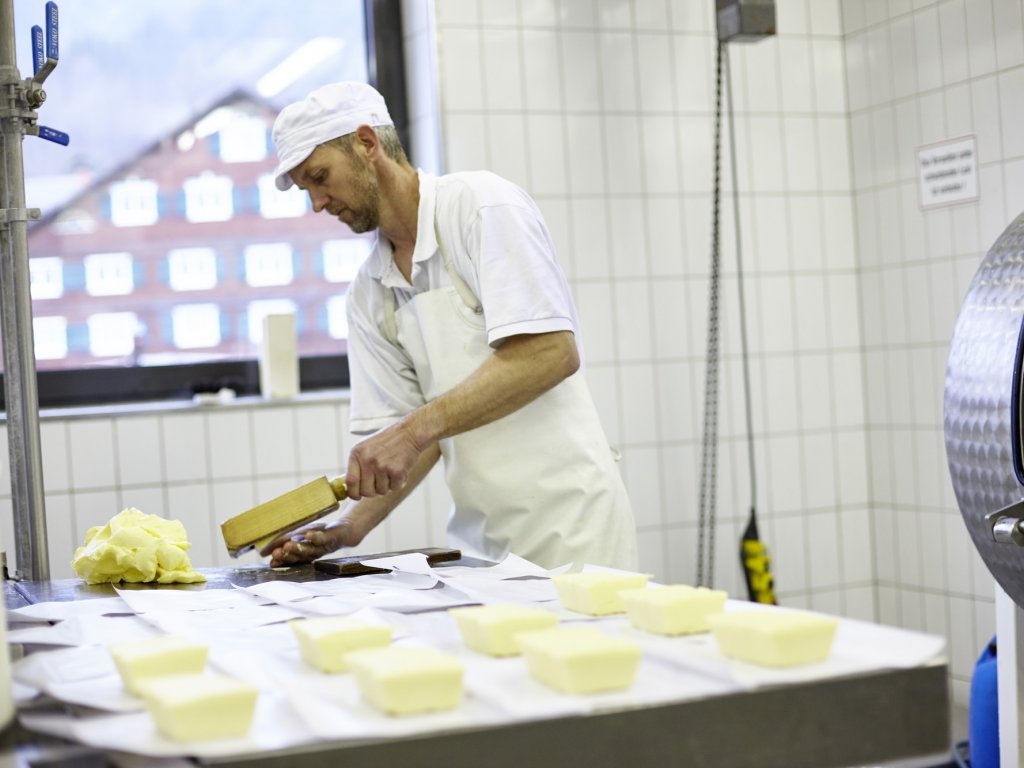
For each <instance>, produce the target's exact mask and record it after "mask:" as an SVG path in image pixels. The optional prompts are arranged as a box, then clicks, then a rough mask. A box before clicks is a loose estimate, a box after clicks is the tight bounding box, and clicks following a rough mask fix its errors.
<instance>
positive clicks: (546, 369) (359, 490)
mask: <svg viewBox="0 0 1024 768" xmlns="http://www.w3.org/2000/svg"><path fill="white" fill-rule="evenodd" d="M579 365H580V360H579V353H578V352H577V351H576V341H575V338H574V336H573V334H572V333H570V332H569V331H559V332H556V333H543V334H533V335H523V336H513V337H510V338H508V339H506V340H505V342H504V343H503V344H502V345H501V346H500V347H498V348H497V349H496V350H495V351H494V354H493V355H490V356H488V358H487V359H486V360H485V361H484V362H483V363H481V364H480V367H479V368H477V369H476V370H475V371H474V372H473V373H472V374H470V376H469V377H468V378H467V379H466V380H465V381H463V382H461V383H460V384H458V385H456V386H455V387H453V388H452V389H450V390H449V391H448V392H445V393H444V394H443V395H441V396H439V397H437V398H435V399H434V400H432V401H430V402H429V403H427V404H425V405H422V406H420V407H419V408H417V409H416V410H415V411H413V412H412V413H410V414H409V415H408V416H406V417H405V418H404V419H402V420H401V421H399V422H397V423H395V424H392V425H391V426H390V427H388V428H387V429H382V430H381V431H380V432H378V433H377V434H375V435H373V436H372V437H369V438H367V439H366V440H365V441H363V442H362V443H360V444H359V445H357V446H356V447H355V448H353V449H352V452H351V453H350V454H349V458H348V473H347V474H346V481H347V484H348V493H349V496H350V497H351V498H353V499H359V498H363V497H370V498H372V497H374V496H381V495H387V494H388V493H393V492H394V491H396V490H398V489H401V488H402V487H403V486H404V485H406V484H407V483H408V482H409V480H410V471H411V468H412V466H413V464H414V463H415V462H416V461H417V460H418V459H419V457H420V454H421V453H423V451H424V450H425V449H426V448H427V447H428V446H431V445H435V444H436V443H437V441H438V440H441V439H443V438H446V437H451V436H452V435H458V434H461V433H462V432H468V431H469V430H471V429H476V428H477V427H482V426H484V425H485V424H490V423H491V422H492V421H496V420H497V419H500V418H501V417H502V416H507V415H508V414H510V413H512V412H513V411H517V410H518V409H520V408H522V407H523V406H524V405H526V404H528V403H530V402H532V401H533V400H535V399H536V398H538V397H539V396H540V395H542V394H544V393H545V392H547V391H548V390H549V389H551V388H552V387H554V386H555V385H557V384H558V383H559V382H561V381H563V380H564V379H565V378H567V377H568V376H571V375H572V374H573V373H575V372H576V371H577V370H578V369H579ZM371 509H372V510H376V509H377V508H376V507H373V508H371ZM385 514H386V513H385Z"/></svg>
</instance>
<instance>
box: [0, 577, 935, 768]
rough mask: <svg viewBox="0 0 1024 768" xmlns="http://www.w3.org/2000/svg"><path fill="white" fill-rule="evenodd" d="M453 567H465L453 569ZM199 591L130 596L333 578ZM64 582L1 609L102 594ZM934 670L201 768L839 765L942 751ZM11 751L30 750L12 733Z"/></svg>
mask: <svg viewBox="0 0 1024 768" xmlns="http://www.w3.org/2000/svg"><path fill="white" fill-rule="evenodd" d="M452 564H453V565H458V564H467V563H466V561H461V562H459V561H457V562H455V563H452ZM202 572H203V574H204V575H206V577H207V579H208V581H207V582H206V583H205V584H201V585H157V586H154V585H129V586H132V587H135V588H139V589H154V588H156V589H223V588H229V587H231V586H232V585H238V586H251V585H253V584H257V583H260V582H263V581H268V580H289V581H308V580H311V579H318V580H319V579H324V578H335V577H333V576H325V575H323V574H321V573H319V572H317V571H314V570H313V568H312V567H311V566H300V567H295V568H291V569H287V570H271V569H269V568H266V567H255V568H240V569H230V568H218V569H203V570H202ZM114 594H115V593H114V591H113V589H112V587H111V586H110V585H97V586H88V585H85V584H83V583H82V582H81V581H78V580H75V579H64V580H54V581H47V582H31V581H22V582H16V583H15V582H6V583H5V597H6V600H7V605H8V607H10V608H15V607H18V606H21V605H26V604H32V603H39V602H47V601H67V600H80V599H83V598H91V597H109V596H112V595H114ZM946 673H947V669H946V665H945V664H944V663H935V664H931V665H928V666H924V667H916V668H912V669H892V670H886V671H883V672H877V673H872V674H863V675H856V676H851V677H847V678H841V679H830V680H824V681H817V682H813V683H805V684H792V685H786V686H784V687H779V688H769V689H758V690H755V691H752V692H744V693H737V694H728V695H722V696H713V697H709V698H705V699H700V700H695V701H685V702H679V703H672V704H667V705H665V704H661V705H657V706H650V707H644V708H638V709H628V710H621V711H616V712H609V713H602V714H596V715H587V716H578V717H565V718H557V719H551V720H538V721H532V722H526V723H524V722H515V723H510V724H509V725H505V726H498V727H488V728H476V729H472V730H460V731H448V732H439V733H433V734H430V735H418V736H415V737H407V738H391V739H386V740H373V741H366V742H358V741H351V740H349V741H343V742H335V743H317V744H311V745H308V746H306V747H300V748H294V749H289V750H287V751H284V752H275V753H263V754H261V755H259V756H248V757H245V758H240V759H218V760H203V761H200V764H203V765H218V766H248V765H252V766H259V767H260V768H277V767H278V766H280V767H281V768H285V766H295V765H301V766H303V768H318V767H319V766H325V767H327V766H330V768H337V767H338V766H346V765H361V766H378V765H396V766H402V768H435V767H436V766H439V765H444V766H445V768H461V767H462V766H465V767H466V768H479V766H481V765H486V766H488V767H489V768H504V767H506V766H507V767H508V768H522V766H524V765H540V766H572V765H579V766H586V768H603V767H604V766H608V768H612V767H613V766H614V768H621V767H622V766H630V768H633V767H638V766H676V765H678V766H692V767H693V768H698V767H702V766H707V767H708V768H773V767H775V766H778V768H783V767H785V768H801V767H806V768H833V767H834V768H843V767H844V766H857V765H865V764H876V763H879V762H887V761H891V760H896V759H899V758H903V757H913V756H918V755H929V754H938V753H941V752H946V751H947V750H948V749H949V746H950V723H949V701H948V690H947V679H946ZM11 738H16V740H18V741H19V742H20V743H25V742H31V741H32V740H33V738H34V736H33V735H32V734H29V733H26V732H22V733H21V734H18V735H17V736H16V737H9V738H8V741H10V740H11Z"/></svg>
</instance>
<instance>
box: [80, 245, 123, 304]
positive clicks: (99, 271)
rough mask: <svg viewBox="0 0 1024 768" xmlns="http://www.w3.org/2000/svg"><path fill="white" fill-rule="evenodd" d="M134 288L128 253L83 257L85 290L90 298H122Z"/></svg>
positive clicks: (92, 254) (94, 254) (93, 254)
mask: <svg viewBox="0 0 1024 768" xmlns="http://www.w3.org/2000/svg"><path fill="white" fill-rule="evenodd" d="M134 287H135V276H134V274H133V273H132V255H131V254H130V253H91V254H89V255H88V256H86V257H85V290H86V291H87V292H88V293H89V295H90V296H122V295H124V294H127V293H131V292H132V288H134Z"/></svg>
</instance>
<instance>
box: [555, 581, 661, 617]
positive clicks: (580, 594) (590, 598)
mask: <svg viewBox="0 0 1024 768" xmlns="http://www.w3.org/2000/svg"><path fill="white" fill-rule="evenodd" d="M650 578H651V577H650V575H649V574H646V573H613V572H610V571H607V572H606V571H594V572H590V573H562V574H557V575H555V576H552V577H551V581H552V582H554V585H555V589H556V590H557V591H558V597H559V599H560V600H561V601H562V605H564V606H565V607H566V608H568V609H569V610H570V611H578V612H579V613H586V614H589V615H591V616H607V615H608V614H612V613H622V612H624V611H625V610H626V608H625V606H623V604H622V598H621V597H619V593H620V592H621V591H623V590H626V589H639V588H640V587H644V586H646V585H647V580H648V579H650Z"/></svg>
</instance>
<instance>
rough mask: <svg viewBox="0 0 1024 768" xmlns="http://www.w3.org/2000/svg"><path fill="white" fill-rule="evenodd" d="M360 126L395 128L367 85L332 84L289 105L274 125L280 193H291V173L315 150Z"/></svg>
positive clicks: (385, 108)
mask: <svg viewBox="0 0 1024 768" xmlns="http://www.w3.org/2000/svg"><path fill="white" fill-rule="evenodd" d="M360 125H369V126H379V125H394V122H392V120H391V115H389V114H388V107H387V104H385V103H384V97H383V96H381V95H380V94H379V93H378V92H377V91H376V89H374V88H373V87H372V86H369V85H367V84H366V83H356V82H351V81H350V82H345V83H331V84H330V85H325V86H322V87H320V88H317V89H316V90H315V91H313V92H312V93H310V94H309V95H308V96H307V97H306V98H305V99H303V100H302V101H297V102H295V103H294V104H289V105H288V106H287V107H285V108H284V109H282V110H281V113H280V114H279V115H278V116H277V120H275V121H274V133H273V137H274V146H276V147H277V156H278V158H280V162H279V163H278V164H277V170H276V171H274V184H275V185H276V186H277V188H278V189H280V190H285V189H288V188H289V187H290V186H291V185H292V177H291V176H290V175H289V174H290V172H291V170H292V169H293V168H295V167H296V166H297V165H299V164H300V163H301V162H302V161H303V160H305V159H306V158H307V157H309V156H310V155H311V154H313V150H314V149H316V148H317V147H318V146H320V145H321V144H323V143H324V142H326V141H330V140H331V139H336V138H338V137H339V136H345V135H346V134H349V133H353V132H354V131H355V130H356V129H357V128H358V127H359V126H360Z"/></svg>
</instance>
